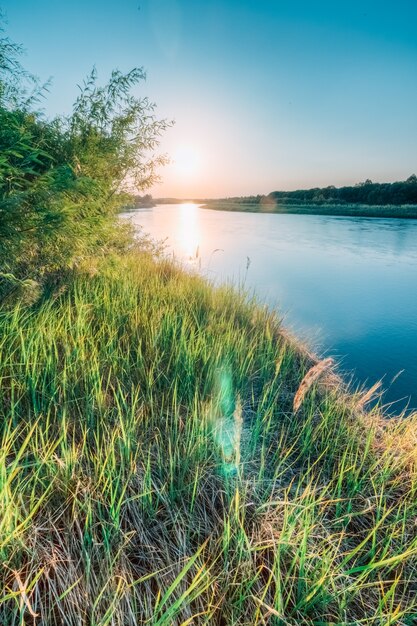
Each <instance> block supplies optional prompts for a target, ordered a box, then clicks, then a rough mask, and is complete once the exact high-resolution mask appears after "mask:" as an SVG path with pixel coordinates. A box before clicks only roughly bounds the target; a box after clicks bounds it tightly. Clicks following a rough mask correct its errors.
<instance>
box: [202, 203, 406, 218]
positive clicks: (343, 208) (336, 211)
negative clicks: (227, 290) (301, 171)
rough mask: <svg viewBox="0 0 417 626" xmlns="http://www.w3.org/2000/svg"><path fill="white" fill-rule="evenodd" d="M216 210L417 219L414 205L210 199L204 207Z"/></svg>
mask: <svg viewBox="0 0 417 626" xmlns="http://www.w3.org/2000/svg"><path fill="white" fill-rule="evenodd" d="M203 208H206V209H213V210H217V211H241V212H245V213H294V214H299V215H334V216H339V217H386V218H388V217H392V218H401V219H417V206H416V205H412V204H409V205H399V206H395V205H381V206H377V205H370V204H312V203H310V204H301V203H299V204H295V203H294V204H292V203H279V202H278V203H274V202H268V203H267V204H262V203H260V204H259V203H258V204H256V203H250V202H237V201H228V200H227V199H226V200H210V201H209V202H207V203H206V204H204V207H203Z"/></svg>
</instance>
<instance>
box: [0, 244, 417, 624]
mask: <svg viewBox="0 0 417 626" xmlns="http://www.w3.org/2000/svg"><path fill="white" fill-rule="evenodd" d="M312 364H313V362H312V360H311V357H310V356H309V355H307V354H306V353H305V352H304V351H303V350H302V349H301V348H300V347H298V346H297V344H296V343H295V342H294V341H293V340H291V339H290V338H289V337H288V336H287V335H286V334H285V332H283V330H282V329H281V326H280V323H279V320H278V319H277V318H276V317H274V316H273V315H271V314H270V313H268V312H267V311H266V310H265V309H263V308H260V307H259V306H258V305H256V303H248V302H247V301H245V299H244V298H243V297H241V296H240V295H238V294H236V293H234V292H232V291H230V290H229V289H228V288H221V289H214V288H212V287H211V286H209V285H208V284H207V283H205V282H204V281H203V280H202V279H200V278H197V277H195V276H190V275H187V274H184V273H183V272H182V271H181V270H179V269H178V268H177V267H175V266H173V265H172V264H171V263H169V262H167V261H165V260H159V261H158V260H155V259H153V258H152V257H151V256H149V255H146V254H139V255H138V254H127V255H124V256H123V257H118V256H111V257H109V258H107V260H105V261H103V260H102V261H100V262H97V264H96V265H93V266H92V264H91V262H90V263H89V266H88V268H87V267H86V268H85V269H84V270H83V269H82V268H81V269H79V271H78V272H77V274H76V275H74V278H73V279H72V280H71V281H69V283H68V285H67V286H66V287H65V288H61V289H59V290H58V291H55V292H53V293H51V294H50V295H49V296H47V297H46V296H45V297H44V298H43V299H42V300H41V301H39V302H37V303H35V304H32V305H30V306H28V305H23V304H18V303H16V304H14V305H13V306H12V305H11V304H9V307H8V309H4V310H2V312H1V313H0V381H1V396H0V402H1V414H2V421H1V426H0V428H1V438H2V445H1V452H0V454H1V459H0V506H1V511H2V515H1V521H0V550H1V559H2V563H3V566H2V568H1V570H0V572H1V578H2V581H1V589H2V593H1V596H0V622H1V623H2V624H3V625H4V626H9V625H10V626H11V625H17V624H23V623H28V624H29V623H36V624H45V625H46V624H47V625H50V624H57V625H58V624H59V625H60V626H61V625H63V624H68V625H71V626H72V625H75V624H91V625H92V624H94V625H97V626H98V625H102V626H104V625H105V624H106V625H107V624H112V625H119V624H120V625H122V624H123V625H126V624H128V625H132V626H133V625H134V624H143V623H146V624H153V625H158V626H162V625H165V626H168V625H172V624H182V625H184V626H185V625H186V624H187V625H188V624H218V625H219V626H220V625H222V626H223V625H224V626H226V625H232V624H236V625H237V624H241V625H243V624H245V625H246V624H247V625H248V624H251V625H257V624H259V625H261V624H276V625H278V624H279V625H280V624H282V625H284V624H285V625H286V624H290V625H294V626H296V625H297V626H298V625H302V624H305V625H307V624H315V625H319V624H335V625H336V624H338V625H341V624H346V625H347V624H352V625H353V624H372V625H376V624H379V625H381V626H382V625H384V626H385V625H387V624H410V625H411V624H413V623H415V620H416V619H417V599H416V592H417V576H416V571H417V570H416V567H417V534H416V525H415V520H416V515H417V498H416V489H417V472H416V464H415V461H416V457H415V439H416V432H417V425H416V424H415V421H414V420H413V418H408V419H407V420H404V421H402V422H400V421H396V420H391V421H390V422H389V424H387V425H385V426H384V425H383V424H382V421H381V419H380V418H379V417H378V415H377V413H374V414H365V413H364V412H363V405H364V403H365V400H366V398H364V397H363V396H360V395H356V396H348V395H346V393H345V392H344V390H343V389H341V388H340V387H338V386H337V379H336V378H335V377H327V379H326V380H327V383H326V384H325V385H324V383H323V382H321V383H320V382H317V381H316V383H315V384H314V385H313V386H312V387H310V388H309V389H307V390H306V393H305V395H304V397H301V396H300V394H298V397H299V400H300V402H301V405H300V408H299V409H298V410H297V411H294V396H295V394H296V392H297V390H298V389H299V386H300V382H301V380H302V379H303V376H304V375H305V374H306V372H307V371H308V370H309V369H310V368H311V366H312ZM35 614H36V615H37V617H35Z"/></svg>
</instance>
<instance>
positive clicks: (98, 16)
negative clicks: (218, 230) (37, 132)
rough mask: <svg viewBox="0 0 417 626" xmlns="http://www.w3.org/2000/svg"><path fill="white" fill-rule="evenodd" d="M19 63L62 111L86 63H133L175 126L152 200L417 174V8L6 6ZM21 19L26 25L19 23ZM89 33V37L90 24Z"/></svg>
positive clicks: (51, 106) (128, 0)
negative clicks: (45, 84)
mask: <svg viewBox="0 0 417 626" xmlns="http://www.w3.org/2000/svg"><path fill="white" fill-rule="evenodd" d="M1 5H2V7H3V9H4V11H5V13H6V17H7V19H8V33H9V35H10V36H11V37H12V39H14V40H16V41H18V42H22V43H23V44H24V46H25V49H26V51H27V54H26V57H25V59H24V63H25V65H26V67H27V68H28V69H29V70H30V71H32V72H34V73H35V74H37V75H38V76H39V77H40V78H41V79H42V80H45V79H47V78H48V77H49V76H52V78H53V82H52V86H51V88H50V93H49V94H48V97H47V99H46V100H45V103H44V105H43V106H44V108H45V111H46V112H47V113H48V114H60V113H67V112H68V102H70V101H73V100H74V99H75V97H76V95H77V84H79V83H80V82H81V81H82V79H83V77H85V76H86V75H87V73H88V72H89V70H90V69H91V67H92V66H93V65H95V66H96V68H97V71H98V73H99V76H100V77H101V78H102V79H103V81H104V80H105V79H106V78H107V76H108V74H109V72H110V71H111V69H112V68H114V67H118V68H120V69H121V70H128V69H130V68H131V67H133V66H138V65H139V66H143V67H144V68H145V69H146V71H147V81H146V83H144V84H142V85H141V87H140V90H141V93H142V94H143V95H146V96H149V98H150V99H151V100H153V101H155V102H156V104H157V113H158V115H160V116H163V117H168V118H170V119H174V120H175V122H176V123H175V126H174V127H173V128H171V129H169V130H168V131H167V132H166V134H165V135H164V137H163V139H162V142H161V151H162V152H166V153H167V154H168V155H169V156H170V158H171V164H170V165H168V166H167V167H166V168H164V170H163V171H162V172H161V174H162V177H163V182H162V183H161V184H160V185H158V186H156V187H154V188H153V189H152V190H151V192H152V193H153V195H154V196H158V197H162V196H165V197H167V196H174V197H184V198H204V197H221V196H226V195H244V194H257V193H268V192H269V191H272V190H276V189H294V188H300V187H312V186H324V185H330V184H334V185H343V184H350V183H355V182H358V181H361V180H364V179H365V178H370V179H372V180H374V181H391V180H396V179H405V178H406V177H408V176H409V175H410V174H412V173H413V172H415V171H416V170H417V142H416V141H415V137H416V136H417V116H416V111H417V72H416V68H417V3H416V2H415V1H414V0H412V1H411V0H410V1H406V0H399V1H397V2H395V3H392V2H382V3H381V2H376V1H375V0H368V1H367V0H362V1H360V2H359V1H349V2H348V1H345V0H343V1H341V2H330V1H329V0H325V1H320V0H319V1H318V2H307V1H306V0H304V1H303V0H301V1H300V2H297V3H295V2H290V1H289V0H285V1H284V0H283V1H278V0H276V1H272V0H269V1H268V0H257V1H254V0H253V1H248V0H242V1H232V0H229V1H226V2H216V1H215V2H203V1H201V0H196V1H193V2H187V1H186V0H119V1H118V2H113V1H112V2H110V0H90V1H89V2H87V3H86V2H81V0H73V2H53V1H52V0H37V1H36V3H33V2H32V1H29V0H17V1H16V0H3V1H2V2H1ZM29 16H30V17H29ZM93 26H94V27H93Z"/></svg>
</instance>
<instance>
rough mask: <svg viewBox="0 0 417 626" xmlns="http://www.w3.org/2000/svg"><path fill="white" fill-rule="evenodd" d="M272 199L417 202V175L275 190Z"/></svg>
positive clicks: (347, 202) (329, 201)
mask: <svg viewBox="0 0 417 626" xmlns="http://www.w3.org/2000/svg"><path fill="white" fill-rule="evenodd" d="M268 197H269V198H272V199H273V200H278V201H279V202H282V201H284V202H293V203H297V202H301V203H317V204H320V203H331V204H333V203H334V204H369V205H383V204H394V205H400V204H417V176H416V175H415V174H413V175H412V176H410V177H409V178H407V180H404V181H398V182H395V183H373V182H372V181H371V180H369V179H368V180H366V181H365V182H363V183H359V184H357V185H353V186H350V187H334V186H329V187H315V188H313V189H299V190H297V191H273V192H272V193H270V194H269V196H268Z"/></svg>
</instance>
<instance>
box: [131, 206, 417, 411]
mask: <svg viewBox="0 0 417 626" xmlns="http://www.w3.org/2000/svg"><path fill="white" fill-rule="evenodd" d="M126 216H127V217H128V218H129V219H130V220H132V222H133V223H134V224H135V225H137V226H138V227H139V226H141V227H142V228H143V229H144V231H145V232H148V233H149V234H150V235H151V236H152V237H153V238H156V239H166V244H167V251H169V252H171V253H173V254H175V256H176V257H177V258H179V259H180V260H181V261H183V262H185V263H186V264H188V265H191V266H193V267H197V268H198V269H199V270H200V271H201V272H202V273H203V274H204V275H205V276H207V277H209V278H210V279H211V280H214V281H216V282H218V281H226V280H232V281H233V282H235V283H239V284H242V283H244V285H245V287H246V288H247V289H249V290H255V292H256V293H257V294H258V296H259V297H260V299H261V300H263V301H264V302H267V303H268V304H269V305H270V306H272V307H274V308H276V309H278V311H279V312H280V314H281V315H283V316H284V323H285V324H286V325H287V326H288V327H290V328H291V329H292V330H293V331H294V332H295V333H297V334H298V335H299V336H301V337H302V338H303V339H304V340H307V342H308V343H309V345H310V346H311V348H312V349H314V350H315V351H316V352H319V353H320V354H325V355H331V356H335V357H336V358H337V359H338V360H339V363H340V364H341V368H342V369H343V370H344V371H345V372H346V373H347V374H348V375H351V374H353V375H354V376H355V378H356V380H357V381H361V382H367V383H368V384H369V385H371V384H373V383H374V382H375V381H376V380H378V379H380V378H384V385H385V387H386V388H387V391H386V393H385V396H384V400H385V402H387V403H388V402H394V401H396V404H395V405H393V406H392V407H391V410H392V411H394V412H396V411H399V410H400V409H401V408H403V407H404V406H405V405H406V404H408V405H409V406H410V407H413V408H416V407H417V220H416V221H415V220H400V219H375V218H357V217H330V216H323V215H317V216H312V215H277V214H259V213H237V212H223V211H213V210H210V209H202V208H200V207H198V206H197V205H194V204H179V205H158V206H156V207H155V208H152V209H142V210H138V211H135V212H133V213H129V214H126Z"/></svg>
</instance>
